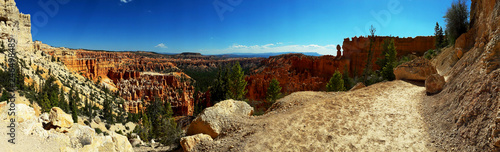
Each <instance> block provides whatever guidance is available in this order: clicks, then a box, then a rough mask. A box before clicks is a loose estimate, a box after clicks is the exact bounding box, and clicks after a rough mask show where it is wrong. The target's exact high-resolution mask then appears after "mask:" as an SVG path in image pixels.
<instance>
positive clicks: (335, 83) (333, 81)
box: [326, 71, 345, 92]
mask: <svg viewBox="0 0 500 152" xmlns="http://www.w3.org/2000/svg"><path fill="white" fill-rule="evenodd" d="M344 90H345V88H344V79H342V74H340V72H339V71H335V73H334V74H333V76H332V78H330V81H329V82H328V83H327V84H326V91H328V92H331V91H344Z"/></svg>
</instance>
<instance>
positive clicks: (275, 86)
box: [266, 78, 281, 103]
mask: <svg viewBox="0 0 500 152" xmlns="http://www.w3.org/2000/svg"><path fill="white" fill-rule="evenodd" d="M280 97H281V86H280V82H279V81H278V80H276V78H274V79H273V80H271V82H270V83H269V87H268V88H267V97H266V100H267V101H269V102H271V103H274V102H276V100H277V99H278V98H280Z"/></svg>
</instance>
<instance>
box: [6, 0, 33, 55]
mask: <svg viewBox="0 0 500 152" xmlns="http://www.w3.org/2000/svg"><path fill="white" fill-rule="evenodd" d="M11 37H12V38H14V39H15V40H16V42H17V45H16V49H17V50H24V51H32V50H33V40H32V37H31V16H30V15H29V14H23V13H20V12H19V9H18V8H17V7H16V2H15V1H14V0H1V1H0V41H2V42H4V44H5V46H7V45H6V44H7V42H8V39H9V38H11Z"/></svg>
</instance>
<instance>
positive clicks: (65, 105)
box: [59, 88, 69, 113]
mask: <svg viewBox="0 0 500 152" xmlns="http://www.w3.org/2000/svg"><path fill="white" fill-rule="evenodd" d="M59 108H61V109H62V110H64V111H65V112H67V113H68V112H69V106H68V102H66V98H65V96H64V89H63V88H61V90H60V92H59Z"/></svg>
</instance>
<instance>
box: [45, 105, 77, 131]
mask: <svg viewBox="0 0 500 152" xmlns="http://www.w3.org/2000/svg"><path fill="white" fill-rule="evenodd" d="M49 121H50V124H51V126H54V127H56V128H62V129H67V128H71V126H73V118H72V117H71V115H69V114H67V113H65V112H64V111H63V110H62V109H61V108H59V107H52V109H50V115H49Z"/></svg>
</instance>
